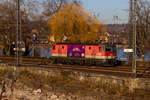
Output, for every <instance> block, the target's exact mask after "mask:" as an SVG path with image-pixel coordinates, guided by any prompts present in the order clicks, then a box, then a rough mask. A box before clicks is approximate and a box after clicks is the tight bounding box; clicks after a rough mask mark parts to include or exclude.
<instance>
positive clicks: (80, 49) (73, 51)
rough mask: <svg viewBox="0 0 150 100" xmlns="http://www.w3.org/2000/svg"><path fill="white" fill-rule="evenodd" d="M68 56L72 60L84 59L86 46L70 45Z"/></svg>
mask: <svg viewBox="0 0 150 100" xmlns="http://www.w3.org/2000/svg"><path fill="white" fill-rule="evenodd" d="M67 56H68V57H72V58H84V57H85V46H84V45H68V50H67Z"/></svg>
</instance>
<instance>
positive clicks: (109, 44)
mask: <svg viewBox="0 0 150 100" xmlns="http://www.w3.org/2000/svg"><path fill="white" fill-rule="evenodd" d="M55 44H69V45H106V46H116V45H115V44H111V43H63V42H57V43H55Z"/></svg>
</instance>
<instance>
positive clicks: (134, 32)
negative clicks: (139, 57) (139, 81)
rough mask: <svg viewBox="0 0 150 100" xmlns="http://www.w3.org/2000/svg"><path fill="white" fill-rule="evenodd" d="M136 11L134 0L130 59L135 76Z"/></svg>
mask: <svg viewBox="0 0 150 100" xmlns="http://www.w3.org/2000/svg"><path fill="white" fill-rule="evenodd" d="M136 11H137V0H134V18H133V59H132V72H133V73H134V74H135V76H136V32H137V31H136Z"/></svg>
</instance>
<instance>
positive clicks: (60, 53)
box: [51, 44, 67, 57]
mask: <svg viewBox="0 0 150 100" xmlns="http://www.w3.org/2000/svg"><path fill="white" fill-rule="evenodd" d="M51 52H52V56H53V57H67V45H63V44H54V45H53V46H52V49H51Z"/></svg>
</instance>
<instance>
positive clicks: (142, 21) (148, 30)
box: [137, 0, 150, 57]
mask: <svg viewBox="0 0 150 100" xmlns="http://www.w3.org/2000/svg"><path fill="white" fill-rule="evenodd" d="M137 8H138V10H137V49H138V55H139V56H142V55H144V54H145V53H146V52H147V49H146V48H150V45H149V43H150V1H148V0H138V4H137ZM143 57H144V56H143Z"/></svg>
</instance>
